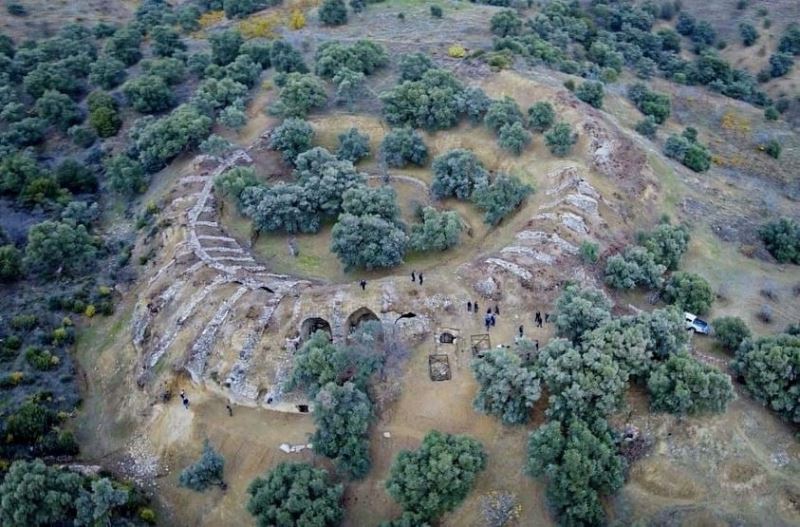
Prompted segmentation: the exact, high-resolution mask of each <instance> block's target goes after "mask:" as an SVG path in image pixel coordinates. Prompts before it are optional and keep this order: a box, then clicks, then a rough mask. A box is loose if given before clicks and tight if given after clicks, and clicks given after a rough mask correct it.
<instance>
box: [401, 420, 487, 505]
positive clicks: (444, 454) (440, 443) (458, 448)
mask: <svg viewBox="0 0 800 527" xmlns="http://www.w3.org/2000/svg"><path fill="white" fill-rule="evenodd" d="M485 467H486V454H485V453H484V451H483V446H482V445H481V444H480V443H479V442H478V441H476V440H475V439H472V438H470V437H467V436H460V435H451V434H445V433H442V432H438V431H436V430H434V431H432V432H429V433H428V434H427V435H426V436H425V438H424V439H423V440H422V445H420V447H419V448H418V449H417V450H404V451H402V452H400V453H399V454H398V455H397V458H395V460H394V462H393V463H392V468H391V470H390V473H389V478H388V479H387V480H386V489H387V490H388V491H389V494H390V495H391V496H392V497H393V498H394V499H395V500H396V501H397V502H398V503H399V504H400V505H401V506H402V507H403V508H404V509H405V510H407V511H411V512H414V513H416V514H418V515H419V516H420V517H421V518H422V519H424V520H434V519H436V518H438V517H439V516H441V515H442V514H444V513H445V512H448V511H451V510H453V509H455V508H456V507H457V506H458V505H459V504H460V503H461V502H462V501H464V498H466V497H467V494H469V491H470V490H471V489H472V486H473V484H474V483H475V478H476V477H477V476H478V474H480V473H481V472H482V471H483V469H484V468H485Z"/></svg>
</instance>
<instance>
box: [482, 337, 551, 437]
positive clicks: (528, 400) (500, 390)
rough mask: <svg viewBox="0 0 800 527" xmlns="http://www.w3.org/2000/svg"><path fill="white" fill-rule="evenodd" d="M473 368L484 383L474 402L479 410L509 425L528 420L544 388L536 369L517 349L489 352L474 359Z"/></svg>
mask: <svg viewBox="0 0 800 527" xmlns="http://www.w3.org/2000/svg"><path fill="white" fill-rule="evenodd" d="M471 368H472V373H473V374H475V379H476V380H477V381H478V384H479V385H480V388H479V389H478V394H477V395H476V396H475V401H474V402H473V406H474V407H475V409H476V410H477V411H479V412H482V413H485V414H490V415H494V416H497V417H499V418H500V419H501V420H502V421H503V423H504V424H508V425H514V424H521V423H526V422H528V420H529V419H530V414H531V408H533V405H534V404H536V401H538V400H539V398H540V397H541V395H542V391H541V388H540V386H539V378H538V376H537V374H536V372H534V371H533V370H532V369H530V368H526V367H525V366H523V364H522V359H521V358H520V357H519V355H518V354H517V353H516V351H512V350H508V349H505V348H500V349H494V350H489V351H486V352H484V354H483V356H482V357H478V358H476V359H473V361H472V364H471Z"/></svg>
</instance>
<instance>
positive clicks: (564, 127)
mask: <svg viewBox="0 0 800 527" xmlns="http://www.w3.org/2000/svg"><path fill="white" fill-rule="evenodd" d="M544 140H545V142H546V143H547V147H548V148H549V149H550V153H552V154H553V155H554V156H558V157H564V156H566V155H569V153H570V152H571V151H572V146H573V145H574V144H575V143H577V142H578V135H577V134H576V133H574V132H573V131H572V127H571V126H570V125H568V124H567V123H564V122H561V123H556V124H555V125H554V126H553V128H552V129H551V130H550V131H549V132H547V133H545V134H544Z"/></svg>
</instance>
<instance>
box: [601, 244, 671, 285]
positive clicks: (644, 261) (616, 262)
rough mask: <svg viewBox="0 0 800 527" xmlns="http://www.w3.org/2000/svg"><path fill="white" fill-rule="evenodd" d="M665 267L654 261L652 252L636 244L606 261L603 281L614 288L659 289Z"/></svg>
mask: <svg viewBox="0 0 800 527" xmlns="http://www.w3.org/2000/svg"><path fill="white" fill-rule="evenodd" d="M665 271H666V267H665V266H663V265H661V264H659V263H656V259H655V258H654V257H653V254H652V253H651V252H650V251H648V250H647V249H645V248H644V247H640V246H638V245H632V246H629V247H627V248H626V249H625V252H624V253H623V254H621V255H620V254H615V255H613V256H611V257H609V258H608V261H607V262H606V270H605V281H606V284H608V285H609V286H610V287H613V288H615V289H633V288H635V287H638V286H644V287H648V288H650V289H659V288H660V287H661V286H662V285H663V283H664V277H663V275H664V272H665Z"/></svg>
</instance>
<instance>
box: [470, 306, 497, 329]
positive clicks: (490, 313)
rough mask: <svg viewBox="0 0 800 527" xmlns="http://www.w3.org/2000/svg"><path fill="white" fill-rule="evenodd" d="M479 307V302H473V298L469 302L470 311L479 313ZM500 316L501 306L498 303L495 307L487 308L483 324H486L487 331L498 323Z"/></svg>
mask: <svg viewBox="0 0 800 527" xmlns="http://www.w3.org/2000/svg"><path fill="white" fill-rule="evenodd" d="M478 309H479V307H478V303H477V302H472V301H471V300H470V301H468V302H467V312H468V313H478ZM498 316H500V306H498V305H497V304H495V305H494V309H492V308H489V309H487V310H486V314H485V315H484V316H483V324H484V325H485V326H486V331H489V328H491V327H493V326H495V325H496V324H497V317H498Z"/></svg>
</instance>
